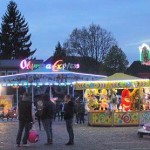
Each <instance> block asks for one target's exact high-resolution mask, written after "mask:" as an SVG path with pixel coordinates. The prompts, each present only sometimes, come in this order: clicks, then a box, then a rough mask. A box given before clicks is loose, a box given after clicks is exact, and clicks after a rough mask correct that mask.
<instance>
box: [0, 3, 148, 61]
mask: <svg viewBox="0 0 150 150" xmlns="http://www.w3.org/2000/svg"><path fill="white" fill-rule="evenodd" d="M14 1H15V2H16V3H17V5H18V9H19V11H20V12H21V14H22V15H24V17H25V20H26V22H28V25H29V33H31V34H32V36H31V41H32V50H34V49H36V48H37V51H36V53H35V55H34V56H36V58H37V59H43V60H46V59H47V58H49V57H50V56H51V55H53V53H54V51H55V46H56V45H57V43H58V41H60V43H61V44H63V42H64V41H65V40H66V39H68V38H69V35H70V34H71V32H72V31H73V29H74V28H82V27H83V26H85V27H89V25H90V24H92V23H94V24H96V25H100V26H101V27H102V28H104V29H106V30H107V31H110V32H111V33H112V35H113V37H114V38H115V39H116V41H117V43H118V46H119V47H120V48H121V49H122V50H123V51H124V53H125V54H126V55H127V59H128V60H129V62H130V63H132V62H133V61H135V60H139V58H140V54H139V49H138V47H139V46H140V45H141V44H142V43H143V42H145V43H147V44H150V21H149V20H150V0H144V1H143V0H108V1H107V0H14ZM8 4H9V0H0V23H1V22H2V20H1V17H2V16H3V15H4V13H5V12H6V10H7V5H8Z"/></svg>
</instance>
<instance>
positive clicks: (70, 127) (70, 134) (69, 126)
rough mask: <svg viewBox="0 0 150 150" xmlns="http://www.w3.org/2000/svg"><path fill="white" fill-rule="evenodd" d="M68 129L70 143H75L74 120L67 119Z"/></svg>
mask: <svg viewBox="0 0 150 150" xmlns="http://www.w3.org/2000/svg"><path fill="white" fill-rule="evenodd" d="M66 128H67V132H68V134H69V142H70V143H74V133H73V119H66Z"/></svg>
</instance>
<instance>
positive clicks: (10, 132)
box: [0, 121, 150, 150]
mask: <svg viewBox="0 0 150 150" xmlns="http://www.w3.org/2000/svg"><path fill="white" fill-rule="evenodd" d="M36 126H37V123H36ZM138 128H139V127H90V126H87V123H86V124H84V125H83V124H81V125H80V124H74V133H75V145H74V146H65V143H66V142H67V141H68V134H67V132H66V128H65V123H64V121H62V122H61V121H55V122H54V123H53V132H54V144H53V145H50V146H45V145H44V143H45V142H46V135H45V132H44V131H43V130H42V131H38V132H39V135H40V141H39V142H38V143H36V144H31V145H30V147H20V148H16V147H15V139H16V134H17V129H18V122H17V121H8V122H7V121H4V122H3V121H0V150H16V149H22V150H24V149H28V150H48V149H53V150H150V136H145V137H144V138H142V139H140V138H138V137H137V129H138Z"/></svg>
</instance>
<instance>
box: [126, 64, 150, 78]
mask: <svg viewBox="0 0 150 150" xmlns="http://www.w3.org/2000/svg"><path fill="white" fill-rule="evenodd" d="M125 73H126V74H129V75H133V76H136V77H140V78H147V79H150V66H147V65H143V64H141V62H140V61H134V62H133V63H132V64H131V65H130V67H129V68H128V69H127V70H126V72H125Z"/></svg>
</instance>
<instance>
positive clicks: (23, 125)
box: [16, 92, 34, 147]
mask: <svg viewBox="0 0 150 150" xmlns="http://www.w3.org/2000/svg"><path fill="white" fill-rule="evenodd" d="M18 115H19V129H18V134H17V138H16V144H17V146H18V147H19V146H20V142H21V137H22V133H23V130H25V131H24V136H23V139H22V144H23V146H27V140H28V136H29V131H30V129H31V127H32V123H33V122H34V118H33V116H32V102H31V100H30V98H29V95H28V94H27V93H26V92H25V93H24V94H23V97H22V100H21V101H20V103H19V105H18Z"/></svg>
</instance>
